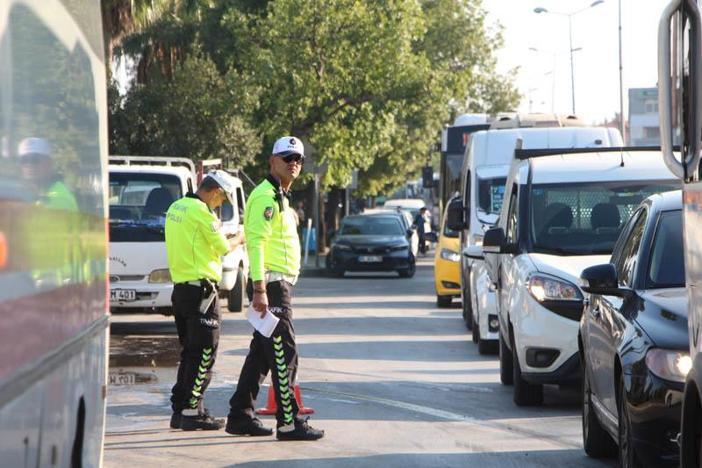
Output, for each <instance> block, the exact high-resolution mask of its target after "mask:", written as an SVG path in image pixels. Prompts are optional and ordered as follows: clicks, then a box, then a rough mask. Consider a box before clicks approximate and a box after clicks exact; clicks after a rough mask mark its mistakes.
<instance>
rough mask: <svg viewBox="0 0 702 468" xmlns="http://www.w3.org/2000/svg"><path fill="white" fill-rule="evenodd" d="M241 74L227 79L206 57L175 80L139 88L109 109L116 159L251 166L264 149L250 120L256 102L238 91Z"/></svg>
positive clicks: (189, 62) (178, 71)
mask: <svg viewBox="0 0 702 468" xmlns="http://www.w3.org/2000/svg"><path fill="white" fill-rule="evenodd" d="M239 81H240V77H239V76H238V75H237V74H236V72H231V73H228V74H227V75H225V76H222V75H220V74H219V72H218V71H217V68H216V67H215V65H214V64H213V63H212V62H211V61H210V60H208V59H206V58H200V57H192V58H188V59H186V60H185V61H184V63H183V64H182V65H178V66H177V67H176V68H175V70H174V73H173V75H172V77H171V79H170V80H165V79H160V80H158V81H154V82H152V83H150V84H149V85H143V84H137V85H135V86H134V87H132V89H131V90H130V91H129V92H128V94H127V95H126V96H125V97H124V98H122V99H119V98H115V96H114V95H113V96H112V98H113V101H112V105H111V106H110V113H111V116H110V117H111V123H112V124H113V128H111V144H110V151H111V152H112V153H113V154H140V155H168V156H185V157H189V158H193V159H195V160H200V159H208V158H223V159H225V160H226V161H227V162H228V163H229V164H230V165H233V166H235V167H243V166H245V165H247V164H249V163H250V162H251V161H252V159H253V157H254V156H255V155H256V154H258V153H259V151H260V149H261V145H260V138H259V137H258V134H257V132H256V130H255V129H254V128H253V127H252V126H251V125H250V124H249V121H248V119H247V116H248V115H249V114H250V109H251V108H252V107H253V103H254V102H255V100H256V96H255V95H254V94H252V93H251V90H250V89H247V90H246V92H242V90H241V89H240V88H239V87H238V82H239Z"/></svg>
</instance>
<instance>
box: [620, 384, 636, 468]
mask: <svg viewBox="0 0 702 468" xmlns="http://www.w3.org/2000/svg"><path fill="white" fill-rule="evenodd" d="M627 403H628V401H627V398H626V389H625V388H624V376H623V375H620V376H619V397H618V398H617V415H618V417H619V466H621V467H622V468H640V467H641V466H642V465H641V462H640V461H639V459H638V457H637V456H636V452H635V451H634V447H633V445H632V443H631V439H632V434H631V417H630V416H629V410H628V409H627Z"/></svg>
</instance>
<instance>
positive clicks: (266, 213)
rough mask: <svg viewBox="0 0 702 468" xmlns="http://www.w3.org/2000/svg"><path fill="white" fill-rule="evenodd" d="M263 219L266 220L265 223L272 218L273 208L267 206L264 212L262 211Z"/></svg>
mask: <svg viewBox="0 0 702 468" xmlns="http://www.w3.org/2000/svg"><path fill="white" fill-rule="evenodd" d="M263 217H264V218H266V220H267V221H270V220H271V218H272V217H273V207H272V206H267V207H266V209H265V210H263Z"/></svg>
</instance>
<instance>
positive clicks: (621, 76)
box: [619, 0, 626, 144]
mask: <svg viewBox="0 0 702 468" xmlns="http://www.w3.org/2000/svg"><path fill="white" fill-rule="evenodd" d="M623 68H624V67H623V66H622V0H619V133H621V134H622V140H624V144H626V125H624V74H623Z"/></svg>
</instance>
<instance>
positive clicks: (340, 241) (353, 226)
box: [327, 213, 415, 278]
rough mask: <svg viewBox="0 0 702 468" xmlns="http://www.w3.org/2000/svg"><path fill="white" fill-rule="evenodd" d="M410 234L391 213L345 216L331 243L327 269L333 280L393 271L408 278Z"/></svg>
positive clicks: (411, 273)
mask: <svg viewBox="0 0 702 468" xmlns="http://www.w3.org/2000/svg"><path fill="white" fill-rule="evenodd" d="M412 234H413V231H412V230H409V229H406V228H405V226H404V225H403V224H402V222H401V221H400V219H399V218H398V216H397V215H395V214H394V213H389V214H382V213H377V214H368V215H358V216H347V217H346V218H344V219H343V220H342V222H341V227H340V228H339V231H338V232H337V233H336V235H335V237H334V239H333V241H332V245H331V252H330V253H329V256H328V257H327V267H328V268H329V269H330V270H331V271H332V272H333V273H334V274H335V275H336V276H343V275H344V273H345V272H346V271H397V272H398V273H399V274H400V276H401V277H403V278H410V277H412V276H414V271H415V258H414V255H413V254H412V251H411V249H410V243H409V239H410V237H411V236H412Z"/></svg>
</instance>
